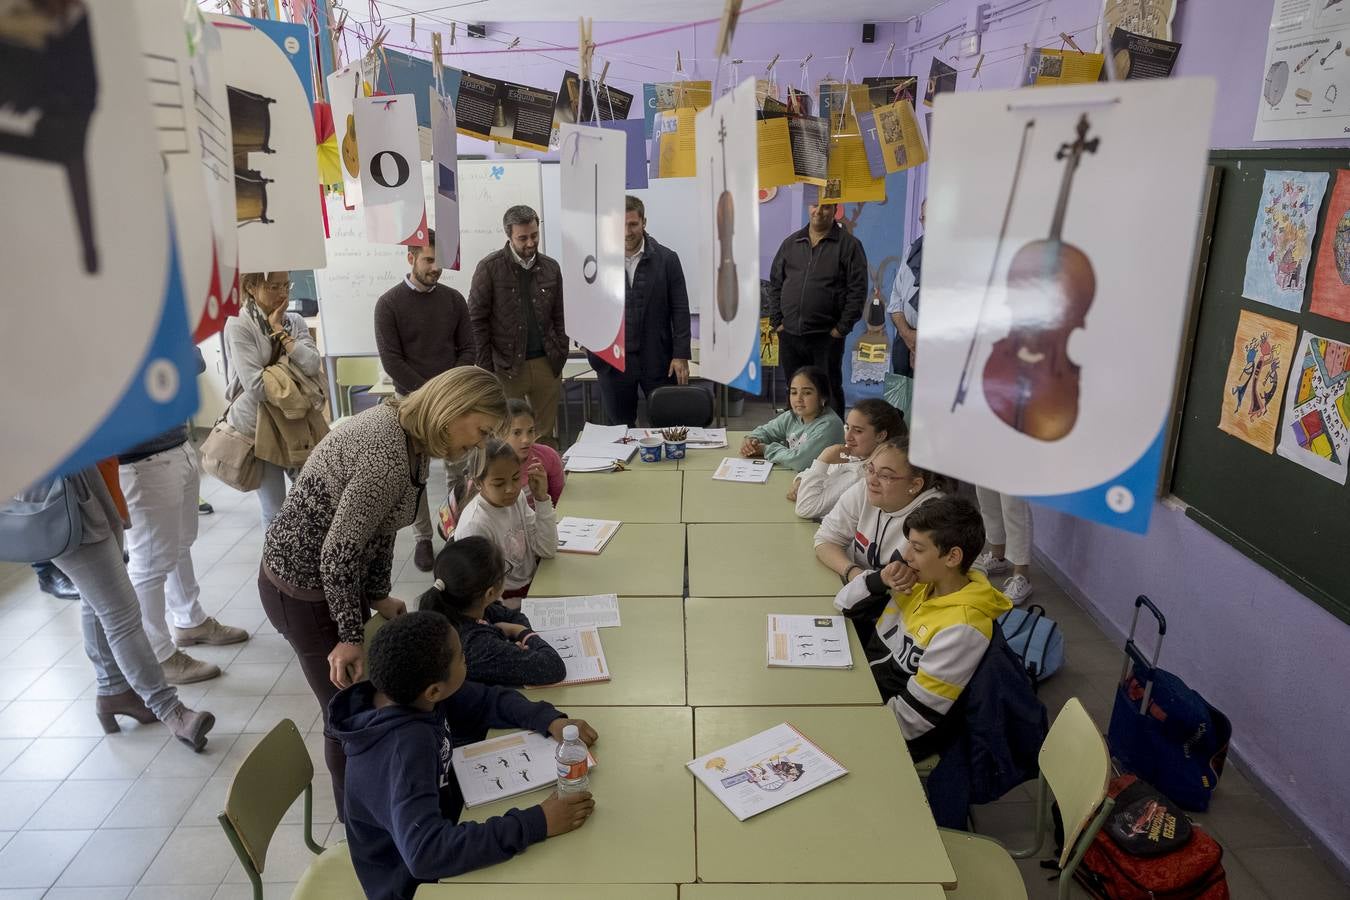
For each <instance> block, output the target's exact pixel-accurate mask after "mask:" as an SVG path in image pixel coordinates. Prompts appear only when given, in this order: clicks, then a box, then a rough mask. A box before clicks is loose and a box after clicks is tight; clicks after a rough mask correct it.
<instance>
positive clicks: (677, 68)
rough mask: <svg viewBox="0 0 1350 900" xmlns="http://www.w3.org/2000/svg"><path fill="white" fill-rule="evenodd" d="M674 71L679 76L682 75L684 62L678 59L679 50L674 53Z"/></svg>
mask: <svg viewBox="0 0 1350 900" xmlns="http://www.w3.org/2000/svg"><path fill="white" fill-rule="evenodd" d="M675 71H676V72H679V73H680V74H681V75H683V74H684V61H683V60H682V59H680V51H679V50H676V51H675Z"/></svg>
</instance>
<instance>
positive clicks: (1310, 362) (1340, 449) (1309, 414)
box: [1276, 331, 1350, 484]
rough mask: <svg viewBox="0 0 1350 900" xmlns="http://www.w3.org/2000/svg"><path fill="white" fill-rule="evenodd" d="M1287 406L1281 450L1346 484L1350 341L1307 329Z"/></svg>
mask: <svg viewBox="0 0 1350 900" xmlns="http://www.w3.org/2000/svg"><path fill="white" fill-rule="evenodd" d="M1284 407H1285V418H1284V429H1283V430H1282V431H1281V432H1280V446H1279V449H1278V450H1277V451H1276V452H1277V453H1279V454H1280V456H1283V457H1284V458H1285V459H1290V460H1293V461H1294V462H1296V463H1298V464H1299V465H1301V466H1305V467H1307V468H1309V469H1312V470H1313V471H1314V472H1316V473H1317V474H1319V475H1322V476H1324V477H1326V478H1330V479H1331V480H1332V481H1334V482H1336V483H1337V484H1345V475H1346V462H1347V460H1348V459H1350V344H1342V343H1340V342H1339V341H1332V340H1328V339H1327V338H1323V337H1318V336H1317V335H1315V334H1313V333H1312V332H1309V331H1305V332H1303V343H1302V344H1301V345H1300V346H1299V348H1298V355H1297V356H1295V357H1294V367H1293V369H1292V371H1291V373H1290V375H1289V388H1288V396H1286V397H1285V400H1284Z"/></svg>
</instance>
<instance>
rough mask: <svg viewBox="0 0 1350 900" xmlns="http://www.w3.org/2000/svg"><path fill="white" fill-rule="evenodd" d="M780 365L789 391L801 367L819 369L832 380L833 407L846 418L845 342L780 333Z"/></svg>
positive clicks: (827, 336) (820, 336)
mask: <svg viewBox="0 0 1350 900" xmlns="http://www.w3.org/2000/svg"><path fill="white" fill-rule="evenodd" d="M778 365H779V366H780V367H781V368H782V370H783V375H784V377H785V380H786V381H787V384H788V388H789V389H791V387H792V373H793V372H795V371H797V370H798V369H800V368H801V367H802V366H817V367H819V368H821V369H823V370H824V371H825V374H826V375H827V376H829V379H830V397H829V400H830V405H831V406H833V407H834V411H835V412H837V413H838V414H839V417H840V418H841V419H842V418H843V417H844V339H843V338H836V337H832V336H831V335H830V333H829V332H828V331H827V332H824V333H823V334H791V333H790V332H787V331H780V332H778Z"/></svg>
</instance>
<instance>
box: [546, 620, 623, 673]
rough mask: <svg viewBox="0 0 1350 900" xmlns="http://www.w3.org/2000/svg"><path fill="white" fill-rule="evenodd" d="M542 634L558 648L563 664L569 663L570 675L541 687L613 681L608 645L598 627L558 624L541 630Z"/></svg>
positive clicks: (567, 664) (568, 670)
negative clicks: (606, 654)
mask: <svg viewBox="0 0 1350 900" xmlns="http://www.w3.org/2000/svg"><path fill="white" fill-rule="evenodd" d="M539 636H540V637H542V638H543V639H544V640H546V641H548V642H549V644H550V645H552V647H553V649H554V650H557V651H558V655H559V656H561V657H562V661H563V665H565V666H567V676H566V677H565V678H563V680H562V681H559V682H557V683H555V684H549V685H538V687H561V686H564V685H569V684H591V683H593V682H597V681H609V677H610V676H609V665H608V664H606V662H605V648H604V647H602V646H601V645H600V632H599V631H598V630H597V629H595V628H557V629H554V630H553V631H541V632H539Z"/></svg>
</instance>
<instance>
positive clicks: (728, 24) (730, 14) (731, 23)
mask: <svg viewBox="0 0 1350 900" xmlns="http://www.w3.org/2000/svg"><path fill="white" fill-rule="evenodd" d="M740 17H741V0H727V2H726V6H724V7H723V8H722V26H721V28H719V29H718V32H717V55H718V57H723V56H726V55H727V54H729V53H730V52H731V38H732V36H733V35H734V34H735V33H736V20H737V19H739V18H740Z"/></svg>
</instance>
